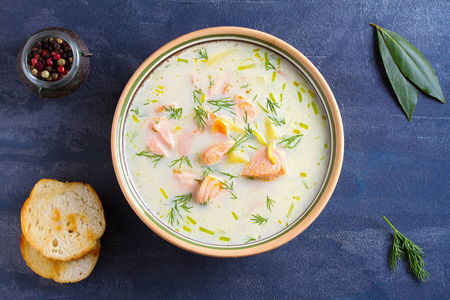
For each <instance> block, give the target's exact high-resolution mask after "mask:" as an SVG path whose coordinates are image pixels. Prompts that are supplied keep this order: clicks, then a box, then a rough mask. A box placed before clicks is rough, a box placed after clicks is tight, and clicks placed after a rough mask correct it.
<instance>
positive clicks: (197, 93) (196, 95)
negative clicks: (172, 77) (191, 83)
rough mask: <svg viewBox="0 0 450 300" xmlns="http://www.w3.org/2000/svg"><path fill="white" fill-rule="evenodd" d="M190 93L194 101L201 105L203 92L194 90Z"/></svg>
mask: <svg viewBox="0 0 450 300" xmlns="http://www.w3.org/2000/svg"><path fill="white" fill-rule="evenodd" d="M192 94H193V95H194V102H197V103H198V104H199V105H202V101H201V100H202V97H203V95H204V93H202V92H200V91H199V90H194V91H193V92H192ZM199 97H200V98H199Z"/></svg>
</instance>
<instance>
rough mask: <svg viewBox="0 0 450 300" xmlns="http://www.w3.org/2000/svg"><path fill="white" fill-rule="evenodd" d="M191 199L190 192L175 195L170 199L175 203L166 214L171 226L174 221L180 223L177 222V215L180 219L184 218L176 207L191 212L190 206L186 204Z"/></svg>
mask: <svg viewBox="0 0 450 300" xmlns="http://www.w3.org/2000/svg"><path fill="white" fill-rule="evenodd" d="M191 199H192V194H186V195H179V196H175V199H174V200H172V202H173V203H175V205H174V207H172V208H171V209H170V211H169V213H168V214H167V217H168V221H169V223H170V225H172V226H173V223H174V222H177V224H180V223H179V222H178V217H180V218H181V219H184V218H183V216H182V215H181V212H180V210H179V209H178V207H180V208H182V209H183V210H184V211H186V212H188V213H191V208H192V206H191V207H189V206H187V205H188V203H189V202H190V201H191Z"/></svg>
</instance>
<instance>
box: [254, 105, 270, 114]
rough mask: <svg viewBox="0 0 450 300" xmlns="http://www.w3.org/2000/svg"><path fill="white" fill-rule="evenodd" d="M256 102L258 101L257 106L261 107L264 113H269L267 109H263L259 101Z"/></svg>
mask: <svg viewBox="0 0 450 300" xmlns="http://www.w3.org/2000/svg"><path fill="white" fill-rule="evenodd" d="M257 103H258V105H259V107H261V109H262V110H263V111H264V112H265V113H266V114H268V113H269V111H268V110H267V109H265V108H264V107H263V106H262V105H261V104H259V102H257Z"/></svg>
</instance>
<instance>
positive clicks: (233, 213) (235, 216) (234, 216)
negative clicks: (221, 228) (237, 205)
mask: <svg viewBox="0 0 450 300" xmlns="http://www.w3.org/2000/svg"><path fill="white" fill-rule="evenodd" d="M231 214H232V215H233V218H234V219H235V220H237V219H238V216H237V215H236V213H235V212H234V211H233V212H231Z"/></svg>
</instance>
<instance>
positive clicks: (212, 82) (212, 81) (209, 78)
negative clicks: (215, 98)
mask: <svg viewBox="0 0 450 300" xmlns="http://www.w3.org/2000/svg"><path fill="white" fill-rule="evenodd" d="M211 79H212V76H211V74H209V75H208V82H209V87H211V86H212V85H213V84H214V80H211Z"/></svg>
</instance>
